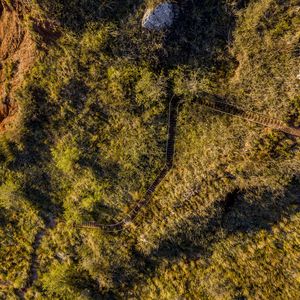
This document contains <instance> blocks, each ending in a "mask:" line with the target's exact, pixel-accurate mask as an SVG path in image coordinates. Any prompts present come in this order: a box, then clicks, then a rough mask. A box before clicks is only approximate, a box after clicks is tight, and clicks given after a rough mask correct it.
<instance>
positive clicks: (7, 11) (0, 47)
mask: <svg viewBox="0 0 300 300" xmlns="http://www.w3.org/2000/svg"><path fill="white" fill-rule="evenodd" d="M11 3H12V4H11V5H10V6H8V5H7V4H5V1H1V0H0V132H3V131H6V130H7V129H9V128H10V127H12V124H13V123H14V121H15V119H16V118H17V115H18V114H17V112H18V106H17V104H16V101H15V100H14V92H15V91H16V89H17V88H19V87H20V86H21V84H22V81H23V80H24V77H25V75H26V73H27V72H28V70H29V69H30V67H31V66H32V65H33V63H34V60H35V57H36V46H35V43H34V41H33V40H32V38H31V36H30V33H29V31H28V30H27V29H26V27H25V25H24V22H23V20H22V19H23V13H25V9H26V8H25V7H24V6H22V5H21V4H20V3H21V2H18V1H12V2H11Z"/></svg>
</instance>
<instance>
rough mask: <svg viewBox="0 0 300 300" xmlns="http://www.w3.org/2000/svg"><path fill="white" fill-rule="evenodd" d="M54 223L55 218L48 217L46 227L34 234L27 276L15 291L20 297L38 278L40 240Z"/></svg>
mask: <svg viewBox="0 0 300 300" xmlns="http://www.w3.org/2000/svg"><path fill="white" fill-rule="evenodd" d="M55 225H56V222H55V219H54V218H50V219H49V221H48V222H47V223H46V227H45V228H44V229H42V230H40V231H38V233H37V234H36V236H35V239H34V242H33V245H32V253H31V262H30V268H29V271H28V277H27V281H26V283H25V285H24V287H23V288H22V289H20V290H18V291H17V292H16V293H17V294H18V296H19V297H20V298H21V299H25V295H26V293H27V291H28V289H30V288H31V287H32V286H33V284H34V282H35V281H36V280H37V279H38V266H39V260H38V254H37V251H38V249H39V247H40V245H41V243H42V240H43V238H44V236H46V235H47V233H48V231H49V230H51V229H53V228H54V227H55Z"/></svg>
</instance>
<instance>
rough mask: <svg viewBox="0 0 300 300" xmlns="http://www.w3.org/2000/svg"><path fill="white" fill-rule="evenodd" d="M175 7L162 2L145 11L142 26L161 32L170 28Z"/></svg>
mask: <svg viewBox="0 0 300 300" xmlns="http://www.w3.org/2000/svg"><path fill="white" fill-rule="evenodd" d="M175 9H176V8H175V5H174V4H172V3H168V2H164V3H161V4H159V5H158V6H156V7H155V8H154V9H147V11H146V12H145V14H144V17H143V21H142V26H143V27H144V28H147V29H150V30H162V29H165V28H168V27H171V26H172V24H173V22H174V19H175Z"/></svg>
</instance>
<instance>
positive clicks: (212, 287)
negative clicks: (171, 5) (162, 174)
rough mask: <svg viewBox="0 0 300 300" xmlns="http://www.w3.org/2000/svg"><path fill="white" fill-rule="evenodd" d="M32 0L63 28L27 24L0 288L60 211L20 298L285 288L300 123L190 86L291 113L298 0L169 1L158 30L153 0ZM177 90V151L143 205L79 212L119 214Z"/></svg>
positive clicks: (157, 158) (14, 282) (2, 148)
mask: <svg viewBox="0 0 300 300" xmlns="http://www.w3.org/2000/svg"><path fill="white" fill-rule="evenodd" d="M156 2H158V1H155V4H156ZM33 4H34V6H33V7H34V10H32V11H31V13H30V14H31V15H30V14H29V15H28V18H27V19H26V22H28V23H30V22H35V21H36V19H35V18H40V19H47V18H48V19H51V22H53V24H55V28H56V30H59V32H60V34H59V37H58V36H57V37H56V40H54V41H52V42H51V43H49V44H47V47H46V48H45V47H44V44H43V45H42V43H44V39H40V38H38V39H37V42H38V43H41V44H40V46H41V47H42V48H43V50H42V49H41V50H40V58H39V60H38V62H37V63H36V65H35V66H34V68H33V69H32V70H31V72H30V75H29V76H28V79H27V81H26V82H25V84H24V86H23V87H22V89H20V90H19V91H18V94H17V95H16V97H17V101H18V104H19V106H20V111H21V121H20V124H18V126H19V131H18V135H16V134H14V135H13V136H10V135H9V133H7V134H6V135H3V136H1V137H0V174H1V175H0V224H1V227H0V238H1V240H2V241H3V243H1V246H0V257H1V267H0V297H3V298H7V299H16V297H17V296H16V295H17V292H16V290H17V289H20V288H22V287H23V286H24V283H25V282H26V277H27V273H28V270H29V269H30V263H31V253H32V250H33V249H32V247H33V241H34V239H35V235H36V234H37V232H38V231H39V230H41V229H42V228H45V227H46V226H47V224H48V223H49V221H51V220H52V219H54V218H56V222H57V225H56V226H55V227H54V228H53V229H51V230H48V231H47V232H46V235H45V237H44V238H43V240H42V243H41V246H40V247H39V249H37V255H38V260H39V268H38V275H39V276H38V279H37V280H36V281H35V282H34V284H33V286H32V287H30V289H29V290H28V291H27V293H26V297H27V298H28V299H176V298H178V299H295V298H296V297H297V295H298V294H299V287H298V286H299V271H298V269H299V262H298V261H297V256H298V253H299V249H298V248H299V246H298V244H299V241H297V234H299V229H298V228H299V195H300V191H299V170H300V154H299V139H296V138H293V137H291V136H288V135H286V134H283V133H280V132H276V131H272V130H270V129H264V128H261V127H259V126H258V125H255V124H249V123H248V122H246V121H245V120H241V119H238V118H232V117H229V116H225V115H222V114H220V113H216V112H212V111H210V110H208V109H206V108H204V107H201V106H199V104H197V103H196V102H194V101H192V100H193V98H194V97H195V96H196V95H201V94H203V93H208V94H211V95H220V96H223V97H225V98H226V99H227V100H228V101H231V102H233V103H235V104H238V105H241V106H244V107H246V108H247V109H250V110H255V111H257V112H261V113H264V114H267V115H271V116H273V117H277V118H279V119H283V120H285V121H287V122H289V123H291V124H293V125H295V126H297V125H299V122H300V117H299V115H300V114H299V112H300V111H299V84H298V83H297V72H299V70H298V68H297V63H299V57H298V55H297V53H298V51H299V38H300V36H299V34H300V33H299V29H298V27H297V26H298V25H299V17H298V15H297V6H296V1H294V0H290V1H285V2H284V3H283V2H282V1H279V0H257V1H235V0H227V1H217V0H215V1H211V0H210V1H208V0H207V1H206V0H205V1H201V2H200V1H199V3H198V2H197V1H190V0H183V1H180V2H179V1H178V5H179V6H180V13H179V15H178V19H177V21H176V22H177V23H176V26H174V28H173V29H171V30H170V31H165V32H149V31H147V30H144V29H142V28H141V26H140V23H141V18H142V16H143V12H144V10H145V8H146V7H149V6H151V5H153V4H154V2H153V1H138V0H128V1H122V4H120V3H118V2H117V1H109V0H107V1H101V3H99V1H94V0H86V1H75V0H74V1H60V0H55V1H44V0H39V1H38V0H36V1H34V2H33ZM30 28H32V29H31V30H34V28H35V26H31V27H30ZM34 35H37V33H36V32H35V33H34ZM42 41H43V42H42ZM172 94H176V95H178V96H180V98H181V99H183V100H184V103H183V104H182V105H181V106H180V112H179V118H178V128H177V136H176V154H175V167H174V168H173V169H172V170H171V171H170V173H169V174H168V175H167V177H166V180H165V181H164V182H163V183H162V185H161V186H160V187H159V188H158V190H157V192H156V193H155V196H154V198H153V200H152V201H151V203H150V204H149V206H147V207H145V208H143V209H142V211H141V213H140V214H139V215H138V217H137V218H136V220H135V221H134V222H132V223H131V224H129V225H128V227H127V229H126V230H125V231H123V232H121V233H118V234H109V233H106V232H102V231H101V230H96V231H89V230H83V229H80V228H78V227H76V226H74V224H80V223H82V222H85V221H92V220H95V221H97V222H100V223H110V222H113V221H114V220H116V219H118V218H122V217H123V216H125V215H126V213H127V212H128V210H129V209H130V207H132V206H133V204H134V203H136V201H137V200H138V199H140V197H141V196H142V195H143V193H144V192H145V190H146V189H147V187H148V185H149V183H151V181H152V180H153V179H154V178H155V176H156V175H157V173H158V172H159V170H160V169H161V167H162V166H163V163H164V154H165V143H166V139H167V126H166V125H167V112H168V101H169V100H170V96H171V95H172ZM63 221H65V222H63ZM1 282H6V283H8V284H5V285H3V286H2V285H1Z"/></svg>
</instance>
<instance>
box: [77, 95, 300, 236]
mask: <svg viewBox="0 0 300 300" xmlns="http://www.w3.org/2000/svg"><path fill="white" fill-rule="evenodd" d="M195 100H196V101H197V102H198V103H199V104H200V105H203V106H205V107H207V108H210V109H212V110H215V111H219V112H222V113H225V114H228V115H232V116H237V117H240V118H242V119H245V120H247V121H250V122H254V123H257V124H260V125H263V126H267V127H270V128H273V129H277V130H280V131H282V132H285V133H288V134H291V135H294V136H297V137H300V129H299V128H295V127H290V126H287V125H286V124H285V123H284V122H282V121H279V120H277V119H274V118H270V117H268V116H265V115H262V114H258V113H254V112H249V111H246V110H245V109H243V108H241V107H238V106H235V105H233V104H231V103H228V102H225V101H221V100H219V99H218V98H217V97H214V98H208V97H204V98H195ZM180 103H182V102H180V101H179V99H178V97H177V96H173V97H172V98H171V100H170V102H169V111H168V140H167V143H166V158H165V165H164V167H163V168H162V169H161V171H160V173H159V174H158V175H157V176H156V178H155V180H154V181H153V182H152V184H151V185H150V186H149V187H148V189H147V190H146V192H145V194H144V196H143V198H142V199H141V200H140V201H139V202H138V203H137V204H136V205H135V206H134V207H133V208H132V209H131V210H130V212H129V213H128V214H127V216H126V217H125V218H123V219H122V220H120V221H118V222H116V223H112V224H101V223H97V222H85V223H83V224H81V225H75V226H77V227H80V228H88V229H95V228H96V229H99V228H100V229H103V230H105V231H106V232H119V231H122V230H124V229H125V227H124V225H126V224H127V223H128V222H132V221H133V220H134V219H135V218H136V216H137V214H138V213H139V211H140V210H141V209H142V207H144V206H146V205H147V204H148V203H149V201H150V200H151V199H152V196H153V193H154V192H155V190H156V188H157V187H158V186H159V184H160V183H161V182H162V181H163V180H164V178H165V177H166V175H167V174H168V172H169V171H170V170H171V169H172V167H173V159H174V154H175V136H176V122H177V115H178V107H179V104H180Z"/></svg>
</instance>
